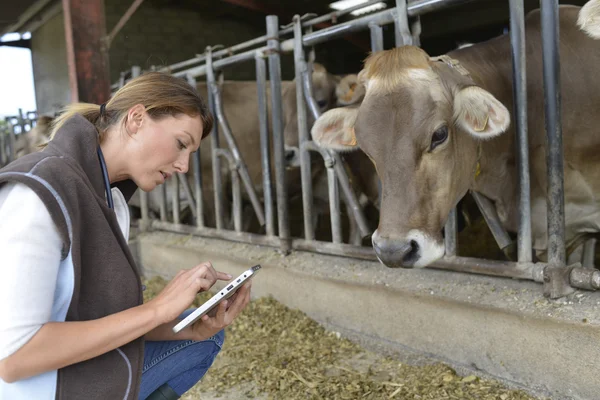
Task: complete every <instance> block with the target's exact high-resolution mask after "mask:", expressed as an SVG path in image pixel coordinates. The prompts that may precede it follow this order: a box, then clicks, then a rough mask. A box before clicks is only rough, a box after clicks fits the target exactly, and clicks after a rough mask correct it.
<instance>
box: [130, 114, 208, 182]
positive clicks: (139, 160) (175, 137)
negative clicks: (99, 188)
mask: <svg viewBox="0 0 600 400" xmlns="http://www.w3.org/2000/svg"><path fill="white" fill-rule="evenodd" d="M130 123H133V125H134V126H133V129H134V132H132V130H131V128H130V127H129V125H130ZM126 124H127V127H128V131H129V132H132V133H133V134H132V138H133V139H134V140H131V141H130V146H131V147H130V152H129V153H130V154H131V157H130V161H129V164H130V165H129V168H128V169H129V175H130V178H131V179H132V180H133V181H134V182H135V183H136V184H137V186H138V187H139V188H140V189H142V190H144V191H146V192H148V191H150V190H152V189H154V188H155V187H156V186H158V185H160V184H161V183H164V182H165V180H166V179H167V178H168V177H169V176H171V175H173V174H174V173H176V172H181V173H186V172H187V171H188V167H189V160H190V155H191V153H193V152H195V151H197V150H198V147H199V146H200V140H201V138H202V120H201V119H200V116H196V117H190V116H188V115H185V114H180V115H178V116H176V117H171V116H167V117H163V118H161V119H158V120H153V119H152V118H150V116H149V115H148V114H147V113H146V112H145V111H143V112H142V113H141V116H140V117H139V119H138V120H137V121H136V120H135V117H134V120H133V121H131V120H130V121H128V122H127V123H126Z"/></svg>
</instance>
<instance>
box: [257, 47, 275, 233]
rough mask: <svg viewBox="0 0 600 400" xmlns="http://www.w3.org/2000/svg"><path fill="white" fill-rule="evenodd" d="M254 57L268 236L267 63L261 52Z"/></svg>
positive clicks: (270, 196)
mask: <svg viewBox="0 0 600 400" xmlns="http://www.w3.org/2000/svg"><path fill="white" fill-rule="evenodd" d="M255 59H256V92H257V97H258V100H257V102H258V123H259V127H260V152H261V163H262V174H263V199H264V205H265V220H266V225H267V226H266V232H267V235H268V236H273V235H275V222H274V221H275V216H274V212H273V190H272V188H271V152H270V148H271V144H270V142H271V141H270V140H269V116H268V108H267V65H266V61H265V58H264V57H263V55H262V54H260V53H256V56H255Z"/></svg>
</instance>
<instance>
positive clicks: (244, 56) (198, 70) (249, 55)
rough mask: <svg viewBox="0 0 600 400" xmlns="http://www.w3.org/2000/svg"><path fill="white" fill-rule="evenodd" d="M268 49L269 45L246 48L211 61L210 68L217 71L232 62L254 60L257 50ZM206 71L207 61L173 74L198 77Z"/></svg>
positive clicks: (182, 76)
mask: <svg viewBox="0 0 600 400" xmlns="http://www.w3.org/2000/svg"><path fill="white" fill-rule="evenodd" d="M268 49H269V47H268V46H265V47H260V48H257V49H252V50H248V51H245V52H243V53H239V54H234V55H232V56H231V57H227V58H223V59H220V60H217V61H215V62H213V63H212V68H213V70H214V71H219V70H221V69H223V68H225V67H227V66H230V65H234V64H237V63H240V62H243V61H250V60H254V55H255V54H256V52H257V51H258V52H265V51H267V50H268ZM207 73H208V62H207V64H205V65H199V66H197V67H193V68H190V69H186V70H183V71H179V72H176V73H174V74H173V76H176V77H178V78H185V77H186V76H187V75H190V76H192V77H194V78H198V77H200V76H204V75H206V74H207Z"/></svg>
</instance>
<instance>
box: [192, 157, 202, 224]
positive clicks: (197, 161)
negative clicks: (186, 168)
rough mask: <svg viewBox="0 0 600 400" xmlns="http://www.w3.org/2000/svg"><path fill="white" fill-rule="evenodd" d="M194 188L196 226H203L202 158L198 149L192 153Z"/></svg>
mask: <svg viewBox="0 0 600 400" xmlns="http://www.w3.org/2000/svg"><path fill="white" fill-rule="evenodd" d="M193 163H194V164H193V168H194V189H195V191H196V226H198V227H202V226H204V196H203V192H202V168H201V166H202V158H201V155H200V149H198V151H196V153H194V155H193Z"/></svg>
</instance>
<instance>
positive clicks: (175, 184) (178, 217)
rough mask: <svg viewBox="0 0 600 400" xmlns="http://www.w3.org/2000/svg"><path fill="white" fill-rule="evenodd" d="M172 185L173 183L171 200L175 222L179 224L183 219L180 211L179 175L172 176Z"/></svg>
mask: <svg viewBox="0 0 600 400" xmlns="http://www.w3.org/2000/svg"><path fill="white" fill-rule="evenodd" d="M170 181H171V185H173V192H172V193H171V196H172V197H171V201H172V202H173V223H174V224H178V223H179V222H180V221H181V215H180V213H179V181H178V180H177V176H172V177H171V179H170Z"/></svg>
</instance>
